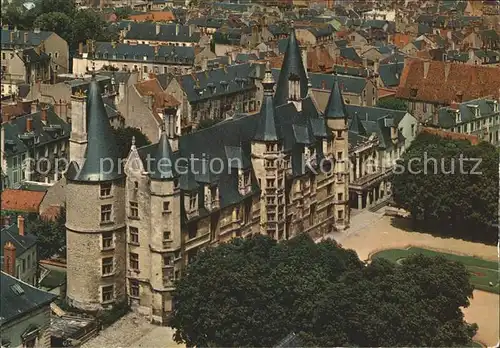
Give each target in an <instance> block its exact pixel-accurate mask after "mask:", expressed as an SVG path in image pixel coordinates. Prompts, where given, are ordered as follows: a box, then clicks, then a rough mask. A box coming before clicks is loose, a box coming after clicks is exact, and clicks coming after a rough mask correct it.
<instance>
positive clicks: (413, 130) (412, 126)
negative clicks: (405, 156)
mask: <svg viewBox="0 0 500 348" xmlns="http://www.w3.org/2000/svg"><path fill="white" fill-rule="evenodd" d="M411 135H412V136H415V125H414V124H412V125H411Z"/></svg>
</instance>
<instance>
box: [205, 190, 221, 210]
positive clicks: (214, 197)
mask: <svg viewBox="0 0 500 348" xmlns="http://www.w3.org/2000/svg"><path fill="white" fill-rule="evenodd" d="M205 207H206V208H207V209H208V210H212V209H217V208H218V207H219V188H218V187H217V185H206V186H205Z"/></svg>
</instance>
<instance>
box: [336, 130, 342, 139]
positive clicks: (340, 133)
mask: <svg viewBox="0 0 500 348" xmlns="http://www.w3.org/2000/svg"><path fill="white" fill-rule="evenodd" d="M337 138H342V131H340V130H339V131H337Z"/></svg>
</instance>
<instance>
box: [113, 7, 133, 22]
mask: <svg viewBox="0 0 500 348" xmlns="http://www.w3.org/2000/svg"><path fill="white" fill-rule="evenodd" d="M132 13H133V9H132V8H131V7H128V6H126V7H118V8H117V9H116V10H115V15H116V17H117V19H118V20H122V19H127V18H129V17H130V15H131V14H132Z"/></svg>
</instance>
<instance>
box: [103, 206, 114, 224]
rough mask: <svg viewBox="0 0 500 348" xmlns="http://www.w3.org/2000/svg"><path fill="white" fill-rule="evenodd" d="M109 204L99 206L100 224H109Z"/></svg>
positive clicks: (110, 207)
mask: <svg viewBox="0 0 500 348" xmlns="http://www.w3.org/2000/svg"><path fill="white" fill-rule="evenodd" d="M111 209H112V206H111V204H104V205H101V222H110V221H111Z"/></svg>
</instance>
